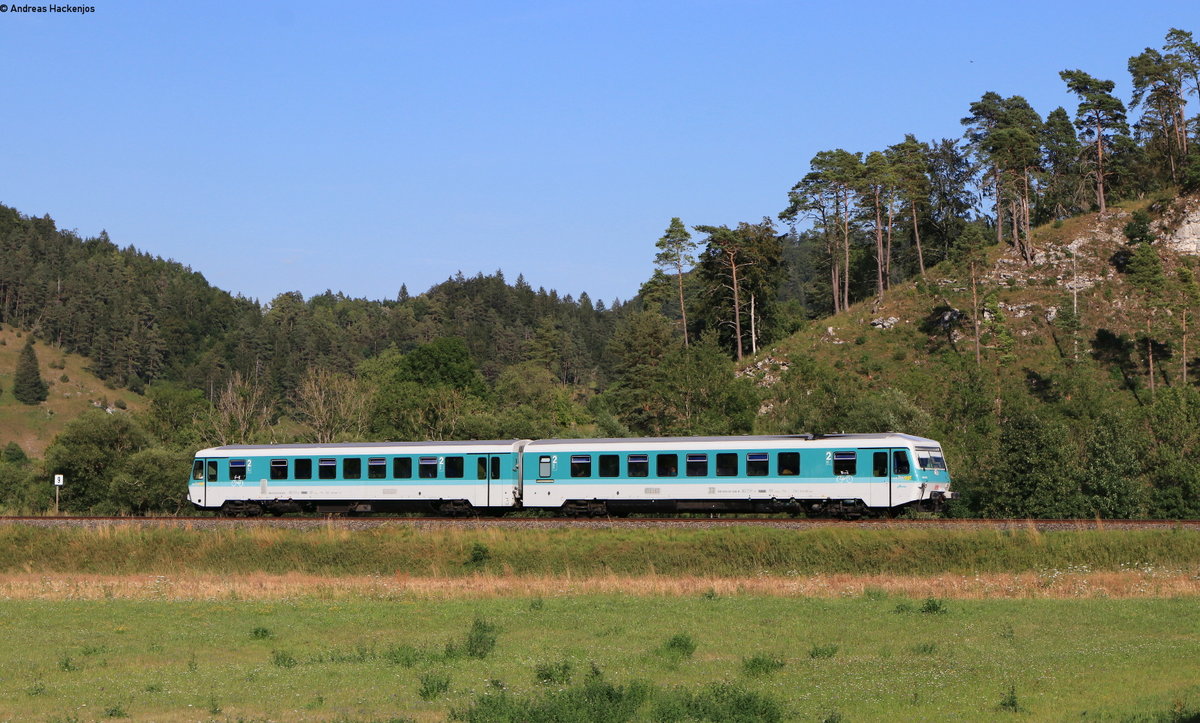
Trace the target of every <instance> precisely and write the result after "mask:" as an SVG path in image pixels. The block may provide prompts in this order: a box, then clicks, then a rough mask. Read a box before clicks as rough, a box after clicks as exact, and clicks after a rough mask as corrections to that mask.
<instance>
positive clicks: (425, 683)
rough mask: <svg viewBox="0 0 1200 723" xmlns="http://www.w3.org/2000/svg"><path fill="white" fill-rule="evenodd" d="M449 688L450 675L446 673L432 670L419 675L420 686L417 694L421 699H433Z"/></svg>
mask: <svg viewBox="0 0 1200 723" xmlns="http://www.w3.org/2000/svg"><path fill="white" fill-rule="evenodd" d="M448 690H450V676H449V675H448V674H446V673H441V672H433V673H426V674H425V675H422V676H421V687H420V688H418V689H417V695H419V696H421V700H434V699H435V698H437V697H438V696H440V695H441V694H442V693H445V692H446V691H448Z"/></svg>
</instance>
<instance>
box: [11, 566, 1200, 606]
mask: <svg viewBox="0 0 1200 723" xmlns="http://www.w3.org/2000/svg"><path fill="white" fill-rule="evenodd" d="M608 594H620V595H629V596H635V597H689V596H701V595H717V596H740V595H750V596H766V597H814V598H838V597H856V596H861V595H867V594H871V595H884V594H886V595H888V596H898V597H910V598H923V597H936V598H948V599H972V600H982V599H1006V598H1020V599H1048V598H1164V597H1180V596H1200V576H1197V575H1194V574H1191V573H1184V572H1173V571H1155V570H1128V571H1120V572H1069V571H1068V572H1060V571H1050V572H1042V573H998V574H982V575H971V576H962V575H934V576H929V577H911V576H897V575H813V576H805V577H795V576H767V575H760V576H753V577H696V576H685V577H664V576H658V575H649V576H636V577H630V576H620V575H605V576H592V577H577V578H573V577H557V576H520V575H493V574H478V575H473V576H467V577H412V576H407V575H396V576H392V577H383V576H356V577H321V576H316V575H309V574H302V573H289V574H284V575H269V574H261V573H260V574H248V575H211V574H190V575H182V576H174V575H172V576H166V575H79V574H71V575H55V574H36V573H8V574H3V575H0V599H3V600H103V599H127V600H231V599H234V600H282V599H292V598H372V599H387V600H405V599H407V600H453V599H487V598H505V597H562V596H571V595H608Z"/></svg>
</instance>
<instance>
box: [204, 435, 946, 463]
mask: <svg viewBox="0 0 1200 723" xmlns="http://www.w3.org/2000/svg"><path fill="white" fill-rule="evenodd" d="M864 444H865V445H868V446H904V447H907V446H928V447H940V446H941V445H940V444H939V443H938V442H937V441H935V440H932V439H927V438H925V437H917V436H914V435H911V434H902V433H899V432H885V433H882V434H826V435H811V434H780V435H756V436H742V437H618V438H608V439H538V440H533V441H530V440H527V439H500V440H481V441H461V442H460V441H455V442H361V443H352V442H339V443H329V444H227V445H223V446H220V447H209V448H208V449H202V450H200V451H198V452H196V456H197V457H228V456H234V455H239V454H241V455H245V456H247V457H255V456H268V455H272V454H275V455H320V454H329V455H347V454H356V453H357V454H363V455H370V454H422V453H424V454H464V453H472V452H473V453H478V454H502V453H507V452H520V451H526V452H533V451H536V450H543V449H545V450H549V449H555V450H560V449H562V448H564V447H566V448H570V449H572V450H579V451H596V450H606V449H614V448H619V449H714V448H726V449H731V448H740V449H777V448H781V447H813V448H818V449H820V448H835V447H844V446H848V445H853V446H862V445H864Z"/></svg>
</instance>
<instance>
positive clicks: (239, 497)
mask: <svg viewBox="0 0 1200 723" xmlns="http://www.w3.org/2000/svg"><path fill="white" fill-rule="evenodd" d="M525 442H526V440H505V441H489V442H395V443H372V444H270V445H267V444H264V445H227V446H224V447H213V448H210V449H202V450H200V451H199V452H197V453H196V458H195V460H194V461H193V462H192V475H191V481H190V484H189V485H188V498H189V499H190V500H191V502H192V504H193V505H194V506H196V507H197V508H200V509H206V510H220V511H222V512H224V513H225V514H231V515H239V514H244V515H258V514H262V513H263V512H270V513H273V514H283V513H285V512H300V511H305V512H309V511H315V512H330V513H337V512H351V513H354V512H404V511H424V512H438V513H442V514H454V513H459V512H465V511H468V510H473V509H512V508H514V507H517V506H518V505H519V499H518V497H517V491H518V490H519V488H520V464H521V457H520V449H521V446H522V445H523V444H525Z"/></svg>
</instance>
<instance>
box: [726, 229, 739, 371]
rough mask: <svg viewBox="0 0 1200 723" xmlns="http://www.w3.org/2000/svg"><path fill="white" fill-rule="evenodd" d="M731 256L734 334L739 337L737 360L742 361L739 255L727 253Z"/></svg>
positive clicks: (730, 270) (731, 252) (732, 252)
mask: <svg viewBox="0 0 1200 723" xmlns="http://www.w3.org/2000/svg"><path fill="white" fill-rule="evenodd" d="M725 253H726V254H728V255H729V273H730V276H732V277H733V333H734V336H736V337H737V359H738V361H741V360H742V356H743V354H742V301H741V295H740V294H739V293H738V277H737V267H738V265H737V255H736V253H735V252H734V251H726V252H725Z"/></svg>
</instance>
